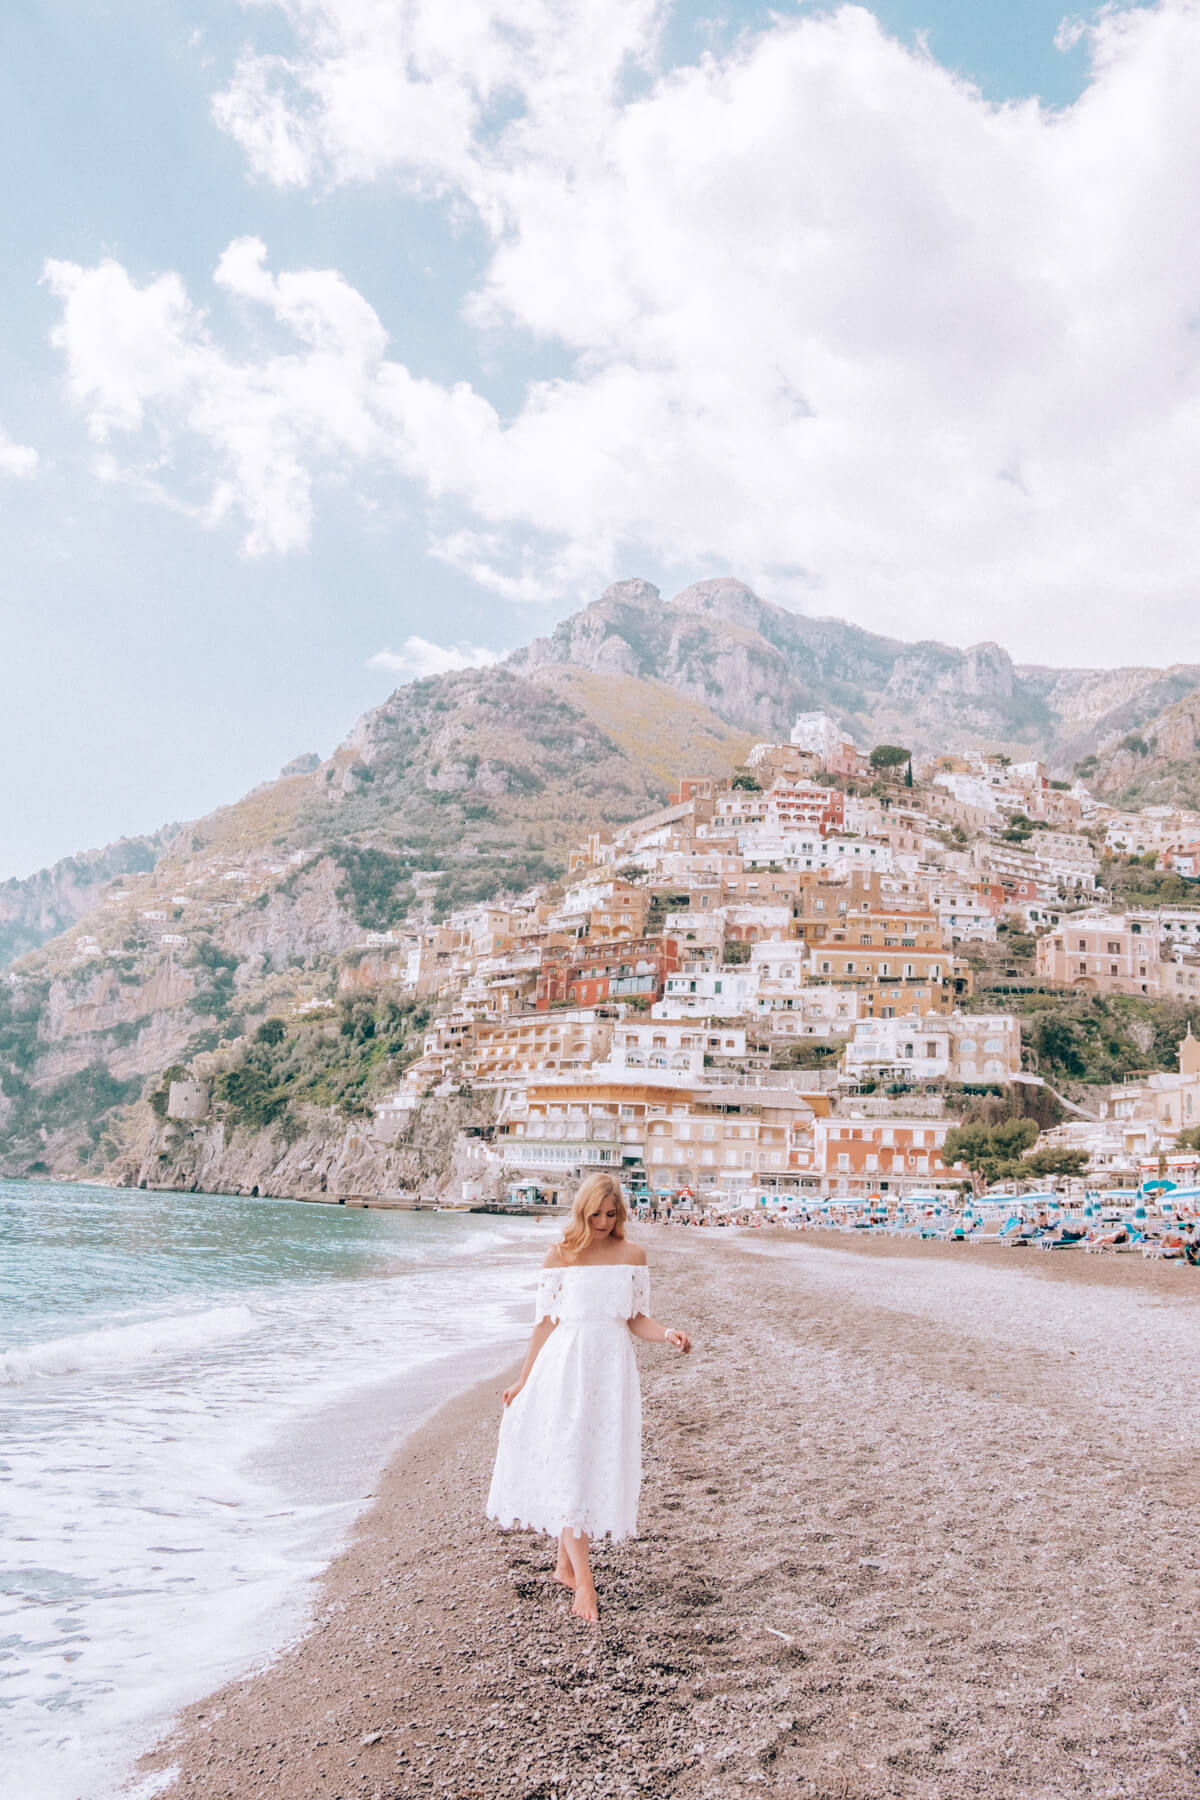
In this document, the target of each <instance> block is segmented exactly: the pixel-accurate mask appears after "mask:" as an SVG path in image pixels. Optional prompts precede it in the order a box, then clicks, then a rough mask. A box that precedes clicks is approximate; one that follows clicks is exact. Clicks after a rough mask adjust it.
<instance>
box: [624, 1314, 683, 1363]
mask: <svg viewBox="0 0 1200 1800" xmlns="http://www.w3.org/2000/svg"><path fill="white" fill-rule="evenodd" d="M629 1329H630V1331H632V1333H633V1335H634V1337H637V1338H644V1339H645V1340H646V1342H647V1343H648V1344H670V1346H671V1348H672V1350H678V1351H679V1353H680V1355H681V1356H686V1355H687V1353H688V1351H689V1350H690V1349H691V1347H692V1340H691V1338H690V1337H689V1336H688V1334H687V1332H686V1331H676V1330H674V1329H672V1328H671V1327H669V1326H666V1325H660V1324H659V1322H658V1320H657V1319H652V1318H651V1317H650V1315H649V1314H648V1313H635V1314H634V1316H633V1318H632V1319H630V1321H629Z"/></svg>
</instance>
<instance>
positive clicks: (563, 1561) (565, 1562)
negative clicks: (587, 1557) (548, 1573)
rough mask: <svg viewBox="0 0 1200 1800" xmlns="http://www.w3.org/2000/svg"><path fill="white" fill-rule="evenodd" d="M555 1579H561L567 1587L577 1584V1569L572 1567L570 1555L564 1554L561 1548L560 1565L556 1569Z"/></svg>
mask: <svg viewBox="0 0 1200 1800" xmlns="http://www.w3.org/2000/svg"><path fill="white" fill-rule="evenodd" d="M554 1579H555V1581H561V1582H562V1584H563V1586H564V1587H565V1588H573V1587H574V1586H575V1571H574V1569H573V1568H572V1567H571V1559H570V1557H568V1556H564V1555H563V1553H562V1551H561V1550H560V1551H559V1553H558V1566H557V1567H556V1568H555V1571H554Z"/></svg>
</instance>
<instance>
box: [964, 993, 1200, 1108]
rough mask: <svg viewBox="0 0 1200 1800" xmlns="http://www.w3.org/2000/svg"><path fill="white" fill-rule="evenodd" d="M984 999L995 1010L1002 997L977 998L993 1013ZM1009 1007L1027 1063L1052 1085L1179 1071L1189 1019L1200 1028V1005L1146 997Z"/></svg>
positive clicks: (976, 1006) (1053, 997)
mask: <svg viewBox="0 0 1200 1800" xmlns="http://www.w3.org/2000/svg"><path fill="white" fill-rule="evenodd" d="M982 1002H990V1003H991V1004H992V1005H993V1006H995V1005H996V1004H997V1003H998V996H996V995H994V994H992V995H982V996H981V995H976V996H975V999H974V1001H973V1004H972V1010H981V1009H982V1010H986V1009H987V1008H986V1006H982V1007H981V1003H982ZM1002 1004H1003V1007H1004V1010H1005V1011H1007V1012H1013V1013H1016V1014H1018V1015H1019V1016H1020V1019H1021V1040H1022V1043H1023V1044H1024V1045H1025V1046H1026V1047H1027V1049H1028V1050H1029V1051H1031V1052H1032V1055H1031V1056H1028V1057H1027V1059H1026V1060H1027V1066H1028V1067H1029V1068H1030V1069H1032V1070H1033V1071H1034V1073H1036V1074H1039V1075H1041V1076H1042V1077H1043V1079H1044V1080H1046V1081H1049V1082H1050V1083H1051V1084H1052V1085H1058V1084H1059V1083H1061V1082H1067V1083H1072V1082H1080V1083H1086V1084H1088V1085H1095V1084H1101V1085H1102V1084H1104V1083H1106V1082H1111V1081H1123V1080H1125V1079H1126V1078H1127V1077H1128V1076H1130V1075H1134V1074H1137V1073H1138V1072H1140V1071H1143V1070H1146V1069H1162V1070H1172V1069H1177V1068H1178V1067H1179V1045H1180V1042H1181V1040H1182V1038H1183V1036H1184V1033H1185V1031H1186V1030H1187V1027H1188V1023H1189V1021H1190V1023H1191V1026H1192V1030H1193V1032H1198V1031H1200V1005H1196V1004H1191V1003H1184V1002H1182V1001H1177V1000H1150V999H1143V998H1142V996H1141V995H1138V994H1073V993H1067V992H1064V993H1062V994H1056V993H1052V992H1046V993H1035V994H1006V995H1004V997H1003V1002H1002Z"/></svg>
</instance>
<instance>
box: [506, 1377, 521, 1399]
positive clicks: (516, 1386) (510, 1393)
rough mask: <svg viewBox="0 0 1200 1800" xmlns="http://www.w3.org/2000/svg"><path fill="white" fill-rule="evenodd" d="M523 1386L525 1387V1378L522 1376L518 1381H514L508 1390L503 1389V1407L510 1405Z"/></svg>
mask: <svg viewBox="0 0 1200 1800" xmlns="http://www.w3.org/2000/svg"><path fill="white" fill-rule="evenodd" d="M524 1386H525V1377H524V1376H523V1375H522V1377H521V1379H520V1381H514V1382H513V1384H512V1386H511V1387H510V1388H505V1390H504V1404H505V1406H511V1405H512V1403H513V1401H514V1400H515V1399H516V1397H517V1395H518V1394H519V1393H520V1391H521V1389H522V1388H523V1387H524Z"/></svg>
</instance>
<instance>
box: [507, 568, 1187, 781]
mask: <svg viewBox="0 0 1200 1800" xmlns="http://www.w3.org/2000/svg"><path fill="white" fill-rule="evenodd" d="M508 660H509V664H510V666H511V667H513V668H516V669H520V670H523V671H527V672H534V671H541V670H545V669H548V668H554V667H566V668H582V669H588V670H590V671H592V672H594V673H595V674H597V675H603V676H612V675H614V674H620V675H623V676H625V677H626V678H634V679H639V680H646V679H655V680H658V681H660V682H662V683H664V684H665V685H666V686H668V687H670V688H671V689H672V690H673V691H674V692H676V693H679V694H681V695H683V696H685V697H687V698H689V699H691V700H693V701H695V702H697V703H699V704H702V705H704V706H706V707H709V708H710V709H711V710H712V711H713V712H714V713H716V714H718V715H719V716H720V717H721V718H723V719H725V720H727V721H728V722H729V723H730V724H736V725H740V726H743V727H744V728H745V729H746V730H749V731H752V732H756V733H760V734H762V735H770V736H776V737H779V736H783V737H786V736H787V734H788V732H789V731H790V730H791V726H792V721H793V720H794V719H795V717H796V714H797V713H800V712H814V711H826V712H831V713H833V714H835V715H836V716H837V717H838V718H839V719H840V720H841V722H842V723H844V724H845V725H847V726H848V727H849V728H850V730H851V731H853V732H854V734H855V735H856V737H857V738H858V740H859V742H860V743H862V744H864V745H866V746H867V747H870V746H871V745H872V744H875V743H879V742H884V741H895V740H897V739H899V741H900V742H902V743H905V744H909V745H911V746H912V748H913V749H915V750H933V749H949V748H957V747H959V746H960V745H968V744H975V745H978V746H982V747H986V748H995V749H1004V750H1008V751H1009V752H1010V753H1011V752H1017V753H1022V752H1023V753H1024V754H1026V755H1036V756H1040V757H1044V758H1046V759H1047V760H1049V761H1050V762H1052V763H1053V764H1054V765H1055V766H1056V768H1059V769H1066V768H1067V767H1068V766H1069V764H1070V763H1072V762H1074V761H1075V760H1077V759H1078V758H1079V757H1081V756H1084V755H1086V754H1087V753H1088V752H1089V751H1091V750H1094V749H1095V748H1096V746H1097V744H1098V743H1100V742H1101V741H1102V740H1104V739H1105V738H1106V737H1109V736H1113V735H1114V734H1117V733H1126V732H1129V731H1130V730H1132V729H1134V728H1136V727H1137V726H1139V725H1140V724H1141V723H1143V722H1144V721H1145V720H1147V719H1150V718H1152V717H1153V716H1155V715H1156V714H1157V713H1158V712H1159V711H1161V709H1162V708H1163V707H1165V706H1167V705H1169V704H1171V703H1172V702H1174V701H1176V700H1179V699H1181V698H1182V697H1183V696H1184V695H1186V694H1188V693H1190V692H1192V691H1194V690H1195V689H1197V688H1200V664H1191V665H1179V666H1177V667H1175V668H1172V669H1166V670H1163V669H1151V668H1126V669H1099V670H1089V669H1050V668H1043V667H1039V666H1035V665H1029V666H1021V665H1018V664H1014V663H1013V661H1012V659H1011V657H1010V656H1009V655H1008V652H1007V651H1006V650H1004V649H1002V648H1001V647H1000V645H999V644H995V643H982V644H974V645H972V646H971V647H970V648H969V649H966V650H958V649H955V648H953V647H952V646H950V645H948V644H940V643H937V642H935V641H933V640H927V641H925V642H921V643H915V644H914V643H907V642H905V641H903V640H902V639H900V638H890V637H881V636H879V635H878V634H876V633H873V632H869V631H864V630H862V629H860V628H859V627H858V626H855V625H848V624H847V623H846V622H845V621H844V620H841V619H819V618H811V617H809V616H807V615H805V614H800V613H793V612H788V611H786V610H785V609H784V608H783V607H779V606H773V605H772V604H771V603H770V602H769V601H766V600H762V599H760V598H759V596H758V595H757V594H755V593H754V592H753V591H752V590H751V589H750V588H748V587H747V586H746V585H745V583H744V582H741V581H736V580H734V579H732V578H722V579H719V580H713V581H698V582H696V583H695V584H694V585H693V586H691V587H688V588H685V589H684V590H683V592H682V593H679V594H676V595H675V597H674V598H673V599H671V600H664V599H663V597H662V595H661V594H660V593H659V591H658V589H657V588H655V587H653V586H651V584H650V583H649V582H646V581H623V582H618V583H617V584H616V585H615V586H613V587H610V588H609V589H608V590H607V592H606V593H604V594H603V595H601V597H600V599H599V600H597V601H595V602H594V603H593V604H592V605H591V606H588V607H585V608H584V609H583V611H581V612H578V613H575V614H574V615H573V616H572V617H571V618H569V619H565V620H563V622H562V623H561V624H560V625H558V626H557V627H556V628H555V630H554V631H553V632H552V633H551V634H550V636H549V637H544V638H537V639H535V640H534V642H533V643H532V644H530V645H529V646H528V648H526V649H524V650H518V651H516V652H515V653H514V654H513V655H512V656H511V657H510V658H509V659H508Z"/></svg>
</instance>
